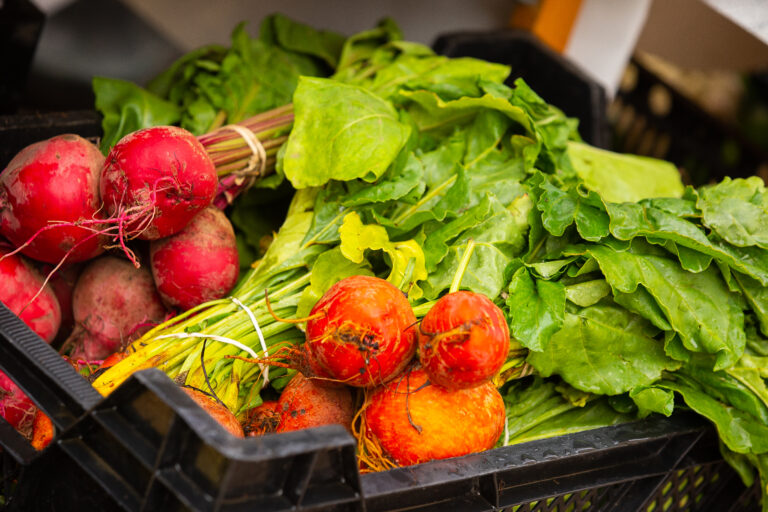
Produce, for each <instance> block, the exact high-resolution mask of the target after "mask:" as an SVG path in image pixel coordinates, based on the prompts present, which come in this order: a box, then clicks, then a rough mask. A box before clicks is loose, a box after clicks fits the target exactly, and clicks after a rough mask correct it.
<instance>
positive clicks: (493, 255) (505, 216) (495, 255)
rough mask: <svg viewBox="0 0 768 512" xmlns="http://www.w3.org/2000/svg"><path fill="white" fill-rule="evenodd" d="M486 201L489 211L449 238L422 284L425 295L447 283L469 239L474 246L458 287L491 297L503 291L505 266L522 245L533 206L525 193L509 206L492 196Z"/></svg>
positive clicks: (430, 296)
mask: <svg viewBox="0 0 768 512" xmlns="http://www.w3.org/2000/svg"><path fill="white" fill-rule="evenodd" d="M488 201H489V203H490V206H491V212H492V213H491V214H490V215H487V216H486V217H485V218H484V219H483V220H482V221H481V222H479V223H477V224H476V225H474V226H471V227H469V228H467V229H465V230H464V231H462V232H461V233H460V234H459V235H458V236H456V237H455V238H453V240H450V241H449V244H448V252H447V253H446V254H445V256H444V258H442V259H441V260H440V263H439V264H438V265H437V267H436V268H435V270H434V272H430V275H429V277H428V279H427V281H426V282H425V283H424V285H423V288H424V295H425V297H426V298H428V299H435V298H437V297H438V296H439V295H440V294H441V293H442V292H443V291H444V290H446V289H448V288H449V287H450V285H451V282H452V281H453V278H454V276H455V275H456V272H457V271H458V270H459V265H460V262H461V259H462V256H463V255H464V252H465V251H466V250H467V246H468V243H469V241H470V240H473V241H474V249H473V252H472V256H471V257H470V259H469V263H468V265H467V267H466V270H465V271H464V273H463V277H462V281H461V287H462V288H463V289H470V290H473V291H475V292H477V293H482V294H484V295H487V296H488V297H491V298H495V297H497V296H498V295H499V294H500V293H501V292H502V291H503V289H504V286H505V284H506V281H505V280H504V275H505V274H504V272H505V269H506V267H507V265H508V264H509V263H510V262H511V261H512V260H514V259H515V258H517V257H518V256H519V255H520V253H521V252H522V250H523V248H524V245H525V235H526V231H527V229H528V223H527V220H528V209H530V208H531V207H532V206H531V205H530V201H529V200H528V197H527V196H521V197H519V198H518V199H517V200H515V201H514V202H513V204H512V205H510V206H509V207H508V208H505V207H504V205H502V204H501V203H499V201H498V200H496V199H495V198H493V197H489V199H488ZM443 235H445V233H443Z"/></svg>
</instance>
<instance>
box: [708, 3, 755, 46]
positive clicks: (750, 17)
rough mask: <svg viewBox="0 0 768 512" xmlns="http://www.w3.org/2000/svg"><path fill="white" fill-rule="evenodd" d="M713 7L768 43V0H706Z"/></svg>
mask: <svg viewBox="0 0 768 512" xmlns="http://www.w3.org/2000/svg"><path fill="white" fill-rule="evenodd" d="M704 2H706V3H707V4H709V5H710V7H712V8H713V9H715V10H716V11H718V12H719V13H720V14H722V15H723V16H725V17H727V18H729V19H730V20H731V21H733V22H734V23H736V24H737V25H739V26H741V27H742V28H743V29H745V30H746V31H747V32H749V33H751V34H752V35H753V36H755V37H757V38H758V39H760V40H761V41H762V42H763V43H765V44H768V1H766V0H738V1H736V0H704Z"/></svg>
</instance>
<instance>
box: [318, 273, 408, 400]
mask: <svg viewBox="0 0 768 512" xmlns="http://www.w3.org/2000/svg"><path fill="white" fill-rule="evenodd" d="M309 318H310V320H309V321H307V342H306V348H307V352H308V355H309V357H308V360H309V362H310V364H311V365H312V366H313V370H314V371H315V374H317V375H329V376H330V377H331V378H333V379H335V380H338V381H341V382H344V383H345V384H349V385H351V386H360V387H370V386H375V385H379V384H382V383H385V382H387V381H389V380H390V379H392V378H393V377H395V376H396V375H397V374H398V373H399V372H400V371H401V370H403V368H405V366H406V365H407V364H408V362H409V361H410V360H411V358H412V357H413V355H414V354H415V352H416V338H417V329H416V328H415V323H416V317H415V315H414V314H413V310H412V309H411V305H410V303H409V302H408V299H407V298H406V297H405V295H404V294H403V292H401V291H400V290H398V289H397V288H396V287H395V286H394V285H392V284H390V283H389V282H388V281H385V280H384V279H380V278H378V277H369V276H351V277H348V278H345V279H342V280H341V281H339V282H338V283H336V284H334V285H333V286H332V287H331V288H330V289H329V290H328V291H327V292H326V293H325V294H324V295H323V296H322V297H321V298H320V300H319V301H317V303H316V304H315V306H314V307H313V308H312V311H311V312H310V315H309Z"/></svg>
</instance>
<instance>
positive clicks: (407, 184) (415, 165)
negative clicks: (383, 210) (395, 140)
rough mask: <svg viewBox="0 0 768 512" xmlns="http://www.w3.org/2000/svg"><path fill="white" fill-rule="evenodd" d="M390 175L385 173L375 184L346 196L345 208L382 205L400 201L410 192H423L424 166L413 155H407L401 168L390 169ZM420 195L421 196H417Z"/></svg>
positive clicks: (367, 185)
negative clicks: (371, 204)
mask: <svg viewBox="0 0 768 512" xmlns="http://www.w3.org/2000/svg"><path fill="white" fill-rule="evenodd" d="M390 169H391V170H392V173H391V174H390V173H389V172H387V173H386V174H384V175H383V176H382V177H381V179H379V180H378V181H376V182H375V183H370V184H366V185H365V186H363V187H361V188H360V190H358V191H357V192H355V193H352V194H350V195H348V196H347V197H346V198H345V199H344V204H345V205H346V206H359V205H363V204H368V203H383V202H385V201H393V200H396V199H401V198H403V197H405V196H406V195H408V194H409V193H410V192H412V191H414V190H416V191H418V192H420V193H423V191H424V187H425V184H424V179H423V178H424V166H423V165H422V164H421V161H420V160H419V159H418V158H416V157H415V156H414V155H413V153H410V152H409V153H408V155H407V158H406V159H405V163H404V164H403V166H402V168H400V169H395V168H394V166H393V167H391V168H390ZM419 195H421V194H419Z"/></svg>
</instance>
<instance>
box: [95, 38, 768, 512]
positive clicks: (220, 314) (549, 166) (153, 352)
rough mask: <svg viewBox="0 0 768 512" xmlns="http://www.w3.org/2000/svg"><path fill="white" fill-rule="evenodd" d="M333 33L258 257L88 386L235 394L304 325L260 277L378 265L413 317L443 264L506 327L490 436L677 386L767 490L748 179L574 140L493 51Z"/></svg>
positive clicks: (279, 378)
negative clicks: (281, 200)
mask: <svg viewBox="0 0 768 512" xmlns="http://www.w3.org/2000/svg"><path fill="white" fill-rule="evenodd" d="M339 52H340V53H339V54H338V55H339V56H338V59H337V60H335V62H336V63H337V66H336V70H335V73H334V74H333V75H332V76H331V77H330V78H318V77H309V76H302V77H300V78H299V79H298V81H297V86H296V88H295V91H293V95H292V98H291V99H292V101H293V106H294V112H295V122H294V126H293V130H292V132H291V134H290V137H289V138H288V141H287V142H286V144H285V145H284V146H283V147H282V148H281V150H280V153H279V159H278V165H277V171H278V175H277V176H278V178H276V179H286V180H287V181H288V182H289V183H290V185H291V187H292V188H291V190H293V191H294V192H293V199H292V201H291V204H290V207H289V209H288V212H287V215H286V217H285V219H284V221H283V224H282V226H281V228H280V230H279V232H278V234H277V236H276V238H275V240H274V241H273V242H272V244H271V245H270V246H269V249H268V250H267V252H266V254H265V255H264V257H263V258H261V259H260V260H258V261H256V262H254V264H253V268H252V269H251V270H250V271H249V272H248V273H247V274H246V275H245V276H244V277H243V278H242V280H241V282H240V283H239V285H238V287H237V288H236V289H235V290H234V292H233V293H232V297H230V298H227V299H222V300H218V301H213V302H210V303H207V304H203V305H201V306H198V307H196V308H194V309H192V310H190V311H187V312H185V313H183V314H182V315H180V316H179V317H176V318H174V319H172V320H170V321H168V322H166V323H164V324H162V325H160V326H158V327H157V328H155V329H153V330H152V331H150V332H148V333H147V334H146V335H144V336H143V337H142V338H141V339H140V340H138V341H137V342H135V343H134V345H133V346H132V353H131V355H129V356H128V357H127V358H126V359H124V360H123V361H121V362H120V363H118V364H117V365H115V366H114V367H112V368H111V369H109V370H108V371H107V372H105V373H104V374H102V375H101V376H100V377H99V379H98V380H97V381H96V383H95V386H96V387H97V389H99V390H101V391H102V392H104V393H107V392H109V391H111V390H112V389H114V388H115V387H116V386H117V385H119V384H120V383H121V382H122V381H123V380H124V379H126V378H127V377H128V376H129V375H130V374H131V373H132V372H134V371H136V370H138V369H141V368H146V367H149V366H154V367H157V368H160V369H162V370H163V371H165V372H166V373H167V374H168V375H169V376H170V377H172V378H174V379H176V380H177V381H179V382H181V383H185V384H188V385H192V386H195V387H198V388H201V389H206V390H210V391H211V392H212V393H215V394H216V396H218V397H219V398H220V399H221V400H222V401H223V402H224V403H225V404H226V405H227V406H229V407H230V408H231V409H232V410H234V411H239V412H242V411H245V410H247V409H250V408H252V407H254V406H256V405H258V404H259V403H260V402H261V393H262V392H263V391H265V390H266V389H267V388H274V389H278V390H279V389H280V388H281V386H282V385H284V383H285V381H286V378H287V377H286V375H285V370H283V369H279V368H278V369H275V368H269V367H267V366H265V365H261V366H260V365H255V364H251V363H248V362H246V361H244V360H241V359H234V358H231V357H227V356H249V355H250V356H253V357H257V358H261V359H262V360H263V359H264V358H267V357H269V355H270V354H274V353H275V351H276V350H277V349H279V347H281V346H283V345H284V344H300V343H302V342H303V339H304V336H303V333H302V332H301V330H300V329H298V328H296V327H295V326H293V325H291V324H287V323H283V322H278V321H276V320H275V319H274V317H273V316H272V315H271V314H270V313H269V312H268V310H267V308H266V303H265V290H266V291H268V294H269V298H270V302H271V304H272V307H273V309H274V311H275V313H276V314H277V315H278V316H280V317H284V318H290V317H303V316H304V315H305V314H306V313H307V312H308V311H309V309H310V308H311V307H312V305H313V304H314V302H315V301H316V300H317V299H318V298H319V297H320V296H321V295H322V293H323V292H324V291H325V290H327V289H328V288H329V287H330V286H331V285H332V284H333V283H335V282H336V281H338V280H340V279H342V278H344V277H346V276H348V275H353V274H373V275H378V276H381V277H384V278H386V279H388V280H389V281H390V282H392V283H393V284H394V285H395V286H397V287H399V288H401V289H402V290H404V291H407V292H408V296H409V299H410V300H411V302H412V303H413V305H414V308H415V310H416V312H417V316H419V313H421V314H423V313H424V312H426V311H427V310H428V308H429V306H430V304H431V303H432V301H434V300H435V299H437V298H438V297H439V296H441V295H442V294H444V293H445V292H446V290H448V289H449V287H451V285H452V283H454V282H458V283H459V286H460V287H461V288H464V289H470V290H473V291H476V292H479V293H483V294H485V295H487V296H489V297H491V298H492V299H493V300H494V301H495V302H496V303H497V304H499V305H500V306H501V307H502V309H503V310H504V311H505V313H506V315H507V317H508V320H509V323H510V326H511V332H512V334H513V337H514V340H513V341H512V344H513V346H514V348H515V350H513V351H512V352H511V353H512V354H513V355H512V356H511V358H510V361H509V362H508V365H507V366H506V367H505V369H504V372H503V373H502V376H501V378H500V379H499V381H498V384H499V385H500V386H503V387H502V390H503V391H504V393H506V396H507V402H508V426H507V427H508V428H507V433H506V434H505V440H504V442H506V443H513V442H521V441H524V440H530V439H537V438H540V437H545V436H550V435H558V434H561V433H566V432H573V431H577V430H583V429H586V428H593V427H596V426H602V425H610V424H614V423H616V422H619V421H626V420H629V419H631V418H636V417H643V416H646V415H648V414H652V413H658V414H664V415H667V416H668V415H670V414H671V413H672V412H673V410H674V408H675V406H676V405H677V406H681V405H683V404H684V405H685V406H687V407H688V408H690V409H693V410H694V411H696V412H698V413H699V414H701V415H703V416H705V417H707V418H708V419H710V420H711V421H712V422H713V423H714V424H715V426H716V427H717V429H718V432H719V434H720V437H721V439H722V442H723V452H724V455H725V456H726V458H727V460H729V461H730V462H731V463H732V464H733V465H734V467H736V468H737V469H738V470H739V471H740V473H741V475H742V477H743V478H744V480H745V482H746V483H748V484H749V483H750V482H751V481H752V480H753V479H754V478H755V469H756V470H757V471H758V473H759V475H760V478H761V480H762V484H763V485H762V488H763V489H765V488H766V483H768V466H766V460H768V459H766V453H768V390H767V389H766V385H765V380H764V379H765V378H766V377H768V292H766V288H765V287H766V285H768V252H767V251H766V249H767V248H768V211H767V210H766V205H768V203H767V202H766V201H768V197H767V196H766V191H765V188H764V186H763V183H762V181H760V180H759V179H757V178H751V179H747V180H729V179H726V180H724V181H723V182H721V183H719V184H716V185H711V186H707V187H703V188H700V189H693V188H690V187H689V188H684V187H683V186H682V184H681V182H680V178H679V175H678V173H677V170H676V169H675V167H674V166H672V165H671V164H668V163H666V162H662V161H659V160H653V159H648V158H641V157H635V156H630V155H619V154H615V153H611V152H608V151H604V150H599V149H596V148H593V147H590V146H588V145H586V144H583V143H582V142H580V141H579V137H578V132H577V125H576V122H575V121H574V120H572V119H568V118H567V117H566V116H564V115H563V114H562V112H560V111H559V110H558V109H556V108H555V107H553V106H551V105H549V104H547V103H546V102H545V101H543V100H542V99H541V98H540V97H538V96H537V95H536V94H535V93H534V92H533V91H532V90H531V89H530V88H529V87H528V86H527V85H526V84H525V83H524V82H523V81H522V80H518V81H516V82H515V83H514V84H513V86H512V87H510V86H508V85H505V80H506V78H507V76H508V72H509V70H508V69H507V68H506V67H505V66H501V65H498V64H493V63H488V62H483V61H480V60H476V59H470V58H463V59H449V58H446V57H441V56H437V55H435V54H434V53H433V52H432V51H431V50H429V49H428V48H426V47H424V46H421V45H418V44H414V43H409V42H405V41H402V40H400V39H398V37H397V33H396V32H395V31H394V30H392V29H391V27H390V26H389V25H386V24H385V25H382V26H380V27H378V28H377V29H374V30H372V31H368V32H365V33H362V34H359V35H356V36H352V37H350V38H348V39H346V40H345V41H344V43H343V45H342V46H341V49H340V50H339ZM334 55H335V54H334ZM192 103H194V102H191V103H190V104H192ZM521 354H522V356H521ZM531 371H534V372H535V373H536V376H534V377H529V378H526V379H524V380H522V381H517V382H513V381H512V380H513V379H514V378H515V377H520V376H522V375H525V374H527V373H530V372H531ZM763 501H764V503H766V502H768V500H763Z"/></svg>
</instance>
